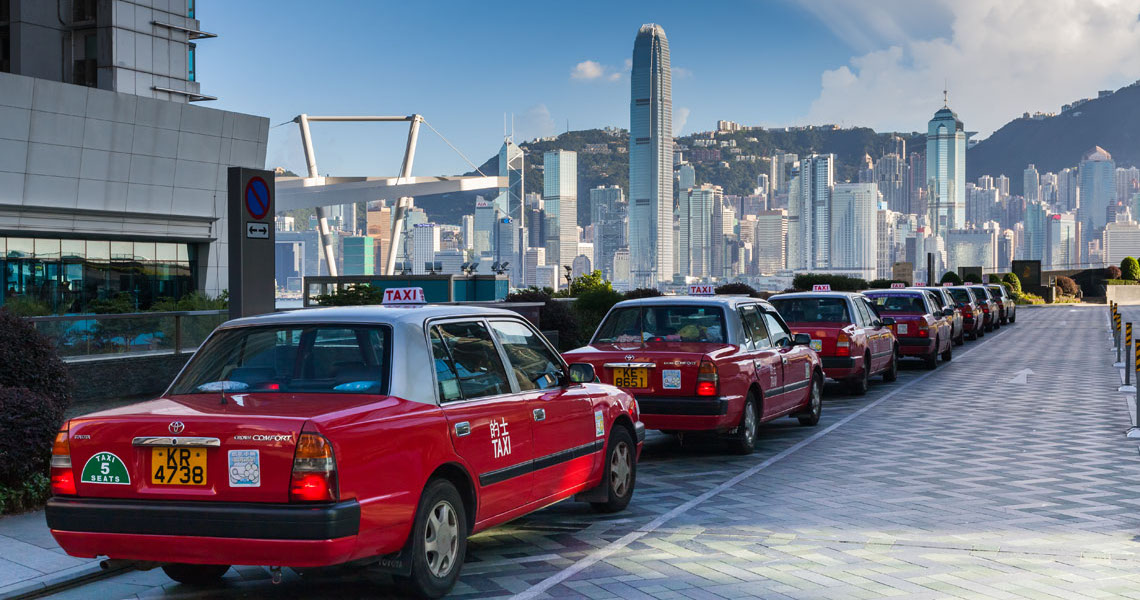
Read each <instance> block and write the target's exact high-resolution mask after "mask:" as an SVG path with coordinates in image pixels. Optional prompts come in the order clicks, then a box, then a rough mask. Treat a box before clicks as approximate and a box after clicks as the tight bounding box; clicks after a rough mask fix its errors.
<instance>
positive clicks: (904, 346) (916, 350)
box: [898, 337, 935, 356]
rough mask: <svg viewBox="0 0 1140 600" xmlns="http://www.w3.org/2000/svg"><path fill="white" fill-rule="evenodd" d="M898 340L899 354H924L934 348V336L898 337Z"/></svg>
mask: <svg viewBox="0 0 1140 600" xmlns="http://www.w3.org/2000/svg"><path fill="white" fill-rule="evenodd" d="M898 340H899V354H900V355H901V356H925V355H927V354H930V352H931V351H932V350H934V343H935V340H934V338H906V337H900V338H898Z"/></svg>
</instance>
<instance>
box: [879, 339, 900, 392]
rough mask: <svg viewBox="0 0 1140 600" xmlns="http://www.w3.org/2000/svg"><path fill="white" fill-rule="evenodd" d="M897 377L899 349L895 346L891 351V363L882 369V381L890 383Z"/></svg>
mask: <svg viewBox="0 0 1140 600" xmlns="http://www.w3.org/2000/svg"><path fill="white" fill-rule="evenodd" d="M898 378H899V349H898V348H895V349H894V350H893V351H892V352H891V364H889V365H887V370H886V371H883V381H886V382H887V383H890V382H892V381H895V380H896V379H898Z"/></svg>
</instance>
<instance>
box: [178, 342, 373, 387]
mask: <svg viewBox="0 0 1140 600" xmlns="http://www.w3.org/2000/svg"><path fill="white" fill-rule="evenodd" d="M390 337H391V334H390V330H389V329H388V328H387V327H357V326H345V325H293V326H288V327H241V328H236V329H225V330H222V331H219V332H217V333H216V334H214V335H212V336H210V339H209V340H207V341H206V343H205V345H203V346H202V348H200V349H199V350H198V352H196V353H195V354H194V358H193V359H192V360H191V361H190V364H189V365H187V367H186V370H185V371H183V373H182V376H181V377H179V378H178V380H177V381H176V382H174V385H173V386H171V392H170V393H171V394H204V393H218V392H246V391H249V392H266V393H303V392H319V393H335V394H382V393H386V392H387V390H388V365H389V354H390V351H389V345H390V344H389V340H390Z"/></svg>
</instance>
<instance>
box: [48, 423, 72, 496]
mask: <svg viewBox="0 0 1140 600" xmlns="http://www.w3.org/2000/svg"><path fill="white" fill-rule="evenodd" d="M51 493H53V494H55V495H57V496H74V495H75V494H76V491H75V475H74V474H72V472H71V444H70V443H69V442H68V441H67V425H64V426H63V429H62V430H60V432H59V433H57V434H55V442H54V443H53V444H52V446H51Z"/></svg>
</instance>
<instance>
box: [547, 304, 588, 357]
mask: <svg viewBox="0 0 1140 600" xmlns="http://www.w3.org/2000/svg"><path fill="white" fill-rule="evenodd" d="M571 305H572V303H571V302H567V301H559V300H554V299H551V300H549V301H548V302H547V303H546V306H543V307H542V314H541V315H540V316H539V319H538V327H539V329H541V330H543V331H557V332H558V350H559V351H560V352H565V351H567V350H573V349H574V348H577V347H578V346H581V345H582V343H581V339H582V338H581V336H582V335H587V336H589V335H592V334H593V333H594V332H593V331H592V330H591V331H588V332H583V331H582V328H581V327H580V326H579V324H578V316H577V315H575V314H574V310H573V309H572V308H571Z"/></svg>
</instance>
